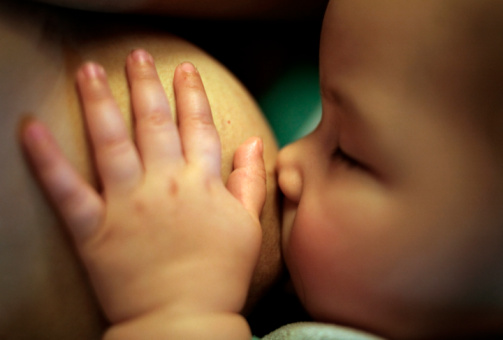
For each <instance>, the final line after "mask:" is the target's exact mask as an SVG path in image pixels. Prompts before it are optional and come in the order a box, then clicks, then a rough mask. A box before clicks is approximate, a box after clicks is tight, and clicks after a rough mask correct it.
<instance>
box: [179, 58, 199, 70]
mask: <svg viewBox="0 0 503 340" xmlns="http://www.w3.org/2000/svg"><path fill="white" fill-rule="evenodd" d="M180 67H181V69H182V71H184V72H186V73H197V70H196V68H195V67H194V65H192V63H189V62H188V61H185V62H183V63H182V64H181V65H180Z"/></svg>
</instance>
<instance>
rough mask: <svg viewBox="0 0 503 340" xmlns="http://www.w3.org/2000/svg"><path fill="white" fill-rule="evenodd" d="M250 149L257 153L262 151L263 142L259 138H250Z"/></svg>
mask: <svg viewBox="0 0 503 340" xmlns="http://www.w3.org/2000/svg"><path fill="white" fill-rule="evenodd" d="M250 139H251V140H250V142H249V143H250V147H251V148H252V149H254V150H257V151H258V152H259V153H262V152H263V151H264V142H263V141H262V138H260V137H251V138H250Z"/></svg>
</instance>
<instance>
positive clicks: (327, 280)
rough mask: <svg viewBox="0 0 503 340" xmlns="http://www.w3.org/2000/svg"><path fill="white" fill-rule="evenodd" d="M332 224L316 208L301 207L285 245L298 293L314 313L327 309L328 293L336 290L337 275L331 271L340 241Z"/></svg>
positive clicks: (305, 305) (289, 266) (311, 312)
mask: <svg viewBox="0 0 503 340" xmlns="http://www.w3.org/2000/svg"><path fill="white" fill-rule="evenodd" d="M330 224H331V223H330V221H326V220H325V221H324V220H323V216H320V215H319V214H318V213H317V212H316V211H315V210H313V209H308V208H306V209H303V208H300V209H299V210H298V212H297V215H296V219H295V222H294V224H293V227H292V230H291V232H290V236H289V238H288V240H287V242H286V243H287V244H286V246H285V247H286V251H285V257H286V261H287V266H288V269H289V271H290V275H291V278H292V281H293V283H294V286H295V289H296V292H297V294H298V295H299V298H300V300H301V302H302V303H303V304H304V307H305V308H306V309H307V310H308V312H309V313H310V314H312V315H313V316H316V315H317V314H319V311H320V310H324V309H325V306H324V304H325V302H326V301H327V296H330V294H331V291H332V289H333V287H332V284H333V283H334V282H333V279H334V278H335V277H334V276H333V275H332V274H331V272H332V269H333V268H334V265H335V262H336V261H335V258H334V254H333V250H334V247H335V246H336V240H335V237H334V235H333V233H332V232H331V231H330V230H329V229H328V228H329V226H330Z"/></svg>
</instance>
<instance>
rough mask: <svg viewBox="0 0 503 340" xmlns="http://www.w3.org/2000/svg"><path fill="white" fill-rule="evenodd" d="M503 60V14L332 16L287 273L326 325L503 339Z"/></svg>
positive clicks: (293, 211) (296, 198)
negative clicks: (501, 335)
mask: <svg viewBox="0 0 503 340" xmlns="http://www.w3.org/2000/svg"><path fill="white" fill-rule="evenodd" d="M501 60H503V3H501V2H500V1H478V0H477V1H475V0H473V1H461V0H460V1H458V0H453V1H436V0H409V1H367V0H338V1H332V2H331V3H330V4H329V6H328V8H327V12H326V17H325V21H324V25H323V31H322V37H321V49H320V78H321V88H322V103H323V118H322V121H321V123H320V125H319V126H318V127H317V129H316V130H315V131H314V132H313V133H312V134H310V135H309V136H307V137H306V138H304V139H302V140H300V141H298V142H296V143H294V144H292V145H290V146H287V147H286V148H285V149H283V150H282V152H281V154H280V157H279V161H278V171H279V184H280V187H281V189H282V191H283V193H284V194H285V212H284V226H283V248H284V254H285V259H286V261H287V265H288V267H289V270H290V273H291V276H292V280H293V282H294V285H295V287H296V290H297V292H298V294H299V296H300V299H301V301H302V302H303V303H304V305H305V307H306V309H307V310H308V311H309V312H310V313H311V314H312V315H313V317H314V318H315V319H317V320H319V321H328V322H336V323H343V324H348V325H351V326H355V327H361V328H364V329H367V330H370V331H374V332H377V333H380V334H383V335H385V336H391V337H394V338H428V337H437V336H447V335H456V334H461V335H466V334H469V333H471V332H473V333H476V332H478V333H482V332H496V331H500V332H503V330H502V329H501V328H503V326H502V325H503V112H502V109H503V105H502V104H503V99H502V98H503V95H502V92H503V63H502V62H501ZM498 328H500V329H498Z"/></svg>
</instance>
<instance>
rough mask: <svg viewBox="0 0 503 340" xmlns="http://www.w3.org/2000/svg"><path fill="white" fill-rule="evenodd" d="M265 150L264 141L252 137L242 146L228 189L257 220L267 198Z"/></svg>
mask: <svg viewBox="0 0 503 340" xmlns="http://www.w3.org/2000/svg"><path fill="white" fill-rule="evenodd" d="M263 150H264V147H263V143H262V140H261V139H260V138H257V137H251V138H249V139H248V140H246V142H244V143H243V144H241V146H239V148H238V149H237V150H236V153H235V154H234V170H233V171H232V172H231V174H230V176H229V179H228V180H227V189H228V190H229V191H230V192H231V194H232V195H233V196H234V197H236V198H237V199H238V200H239V201H240V202H241V204H243V206H244V207H245V209H246V210H247V211H248V212H249V213H250V214H252V215H253V216H256V217H257V218H258V217H259V216H260V213H261V212H262V208H263V207H264V202H265V196H266V172H265V165H264V158H263Z"/></svg>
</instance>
